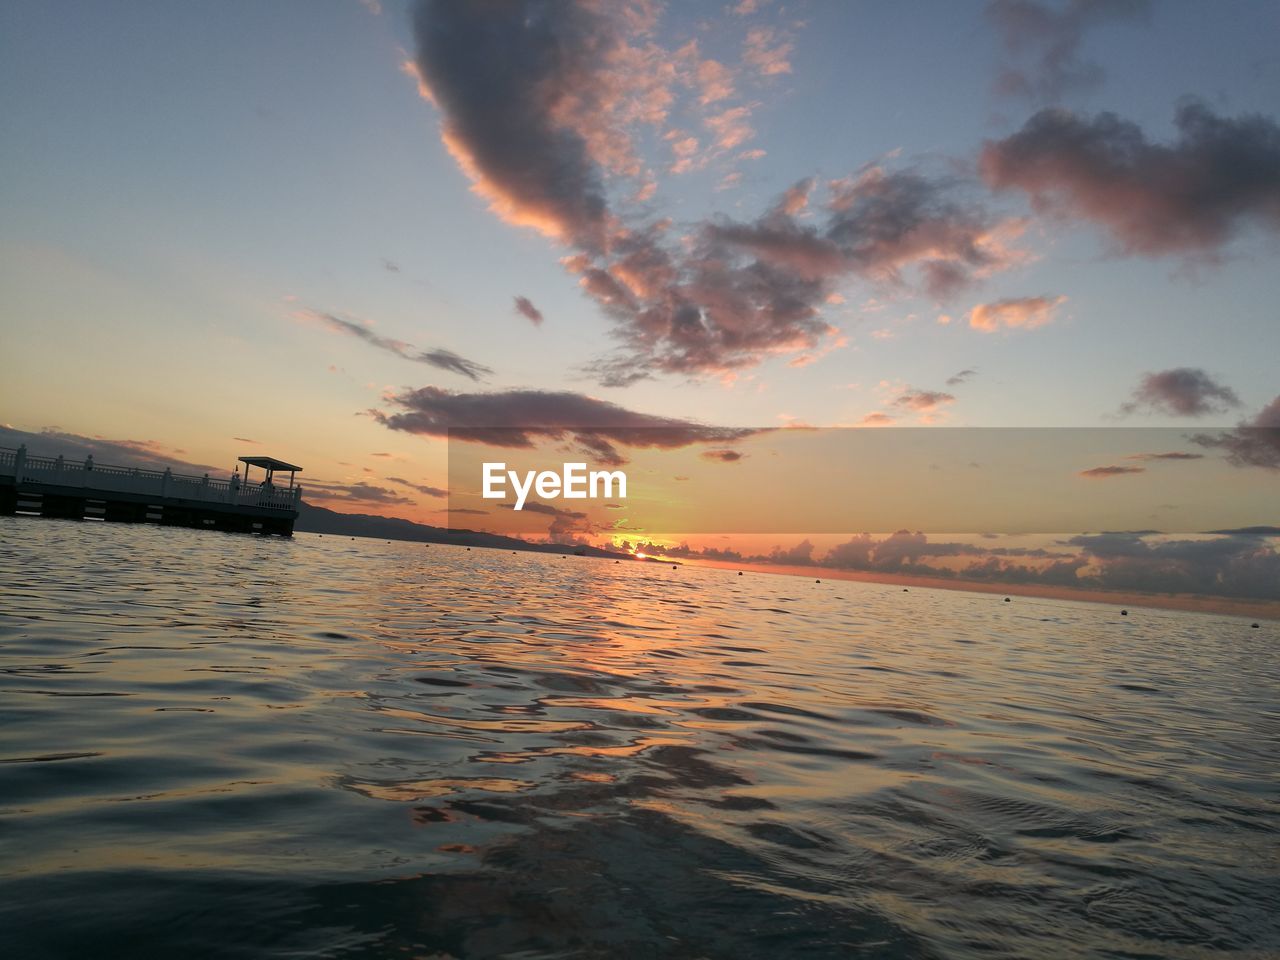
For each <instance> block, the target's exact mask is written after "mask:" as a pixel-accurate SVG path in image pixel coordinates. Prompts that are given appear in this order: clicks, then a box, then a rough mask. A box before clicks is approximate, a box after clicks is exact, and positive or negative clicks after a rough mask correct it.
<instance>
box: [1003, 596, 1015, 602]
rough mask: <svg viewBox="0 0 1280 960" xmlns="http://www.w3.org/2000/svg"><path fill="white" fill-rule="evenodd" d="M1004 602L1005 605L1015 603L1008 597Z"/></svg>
mask: <svg viewBox="0 0 1280 960" xmlns="http://www.w3.org/2000/svg"><path fill="white" fill-rule="evenodd" d="M1004 602H1005V603H1013V601H1012V600H1010V599H1009V598H1008V597H1005V598H1004Z"/></svg>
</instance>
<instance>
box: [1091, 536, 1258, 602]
mask: <svg viewBox="0 0 1280 960" xmlns="http://www.w3.org/2000/svg"><path fill="white" fill-rule="evenodd" d="M1068 543H1070V544H1071V545H1073V546H1078V547H1080V548H1082V552H1083V554H1084V555H1085V556H1086V557H1087V558H1088V559H1089V560H1090V561H1091V562H1092V563H1093V564H1094V565H1095V566H1096V568H1097V569H1096V571H1095V572H1094V578H1095V579H1096V580H1097V581H1098V582H1099V583H1100V584H1101V585H1103V586H1106V587H1109V588H1111V589H1127V590H1144V591H1150V592H1162V593H1167V592H1180V593H1204V594H1218V595H1225V596H1246V597H1260V598H1266V599H1277V598H1280V553H1277V552H1276V551H1275V550H1272V549H1271V548H1270V547H1268V546H1267V545H1266V544H1265V543H1263V542H1262V540H1261V539H1260V538H1258V537H1256V536H1226V537H1219V538H1215V539H1212V540H1167V541H1158V542H1155V543H1151V542H1148V541H1147V539H1146V538H1145V537H1143V536H1141V535H1139V534H1126V533H1104V534H1094V535H1090V536H1080V537H1073V538H1072V539H1071V540H1069V541H1068Z"/></svg>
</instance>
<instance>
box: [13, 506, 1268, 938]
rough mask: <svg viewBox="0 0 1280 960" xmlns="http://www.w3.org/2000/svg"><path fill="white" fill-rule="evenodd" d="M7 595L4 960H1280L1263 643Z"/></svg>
mask: <svg viewBox="0 0 1280 960" xmlns="http://www.w3.org/2000/svg"><path fill="white" fill-rule="evenodd" d="M0 582H3V583H4V584H5V587H4V596H3V601H2V606H0V854H2V856H0V871H2V874H0V876H2V878H3V879H2V882H0V929H4V930H6V931H8V934H7V938H8V939H9V941H10V942H11V943H16V945H17V947H18V951H17V952H16V953H15V954H13V955H14V956H22V957H24V958H26V957H37V956H66V955H73V954H82V955H86V956H88V955H92V956H97V957H105V956H119V957H134V956H141V955H148V956H150V955H155V956H197V955H198V956H216V957H286V956H288V957H296V956H331V957H357V956H369V957H373V956H423V957H427V956H457V957H463V956H494V955H508V956H517V955H518V956H521V957H596V956H599V957H658V956H662V957H668V956H670V957H690V958H693V957H726V958H729V957H733V958H741V957H760V958H773V957H797V956H806V957H818V956H845V955H857V956H885V957H953V956H978V955H981V956H987V957H1034V956H1057V957H1086V956H1089V957H1092V956H1111V957H1121V956H1123V957H1156V956H1173V957H1184V956H1185V957H1211V956H1226V955H1228V954H1231V955H1232V956H1241V955H1243V956H1257V957H1262V956H1274V955H1275V953H1274V951H1276V950H1280V930H1278V929H1277V921H1276V919H1275V918H1276V916H1277V915H1280V881H1278V880H1277V871H1276V864H1277V853H1278V852H1280V850H1278V848H1277V844H1276V836H1277V830H1278V829H1280V816H1278V815H1277V814H1278V813H1280V809H1278V807H1280V803H1278V798H1277V792H1276V788H1275V780H1274V776H1275V771H1276V762H1277V759H1280V708H1278V707H1277V700H1278V699H1280V697H1278V694H1280V683H1278V682H1277V681H1278V679H1280V667H1278V666H1277V661H1276V657H1275V649H1276V646H1275V645H1276V628H1275V625H1274V624H1271V623H1264V624H1263V628H1262V629H1259V630H1252V629H1249V623H1248V622H1246V621H1241V620H1238V619H1234V618H1229V617H1214V616H1207V615H1198V614H1184V613H1169V612H1158V611H1149V610H1142V611H1137V615H1131V616H1129V617H1127V618H1123V619H1122V618H1121V617H1120V616H1119V611H1118V610H1117V609H1116V608H1114V607H1108V606H1102V605H1092V604H1084V603H1076V602H1067V601H1052V600H1031V599H1021V598H1020V599H1017V600H1016V602H1014V603H1012V604H1004V603H1002V602H1000V598H999V597H994V596H991V595H977V594H967V593H961V592H944V591H931V590H924V589H917V588H912V589H911V590H909V591H904V590H903V589H902V588H900V587H890V586H885V585H879V584H865V583H851V582H824V583H821V584H817V583H814V582H812V581H810V580H806V579H800V578H785V577H774V576H766V575H761V574H751V573H748V574H747V575H746V576H744V577H737V576H735V575H734V574H733V572H732V571H721V570H707V569H689V568H681V569H678V570H673V569H672V568H671V567H670V566H669V565H666V564H639V563H623V564H618V563H614V562H612V561H602V560H590V559H585V558H577V557H571V558H561V557H554V556H542V555H534V554H519V555H512V554H510V553H507V552H504V551H486V550H474V551H466V550H464V549H462V548H453V547H441V546H429V547H428V546H424V545H421V544H407V543H396V544H384V543H381V542H370V541H353V540H347V539H343V538H334V537H317V536H312V535H301V536H299V537H297V538H296V539H295V540H293V541H286V540H276V539H270V540H268V539H255V538H250V537H243V536H234V535H221V534H209V533H203V532H197V531H188V530H179V529H158V528H153V527H142V526H107V525H102V524H76V523H69V522H57V521H39V520H34V519H25V518H17V519H12V518H6V519H0ZM144 947H145V949H143V948H144ZM89 948H92V949H89ZM148 951H150V952H148Z"/></svg>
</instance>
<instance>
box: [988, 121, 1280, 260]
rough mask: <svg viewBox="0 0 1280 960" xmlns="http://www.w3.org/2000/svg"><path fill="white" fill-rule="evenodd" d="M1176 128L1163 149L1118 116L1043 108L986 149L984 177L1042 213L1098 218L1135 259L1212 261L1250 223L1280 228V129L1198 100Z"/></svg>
mask: <svg viewBox="0 0 1280 960" xmlns="http://www.w3.org/2000/svg"><path fill="white" fill-rule="evenodd" d="M1174 122H1175V124H1176V126H1177V128H1178V136H1177V139H1176V140H1175V141H1174V142H1173V143H1171V144H1162V143H1153V142H1151V141H1149V140H1148V139H1147V137H1146V135H1145V134H1144V133H1143V132H1142V130H1141V128H1140V127H1138V126H1137V125H1136V124H1134V123H1131V122H1129V121H1127V120H1122V119H1121V118H1120V117H1117V116H1116V115H1115V114H1113V113H1101V114H1098V115H1097V116H1096V117H1093V118H1092V119H1089V118H1086V117H1080V116H1077V115H1076V114H1073V113H1070V112H1068V111H1065V110H1041V111H1040V112H1039V113H1037V114H1035V115H1034V116H1033V117H1032V118H1031V119H1030V120H1028V121H1027V123H1026V125H1025V126H1024V127H1023V128H1022V130H1020V131H1019V132H1017V133H1015V134H1013V135H1012V136H1010V137H1007V138H1006V139H1004V140H999V141H989V142H987V143H986V145H985V146H984V147H983V150H982V158H981V169H982V174H983V176H984V178H985V179H986V181H987V183H988V184H989V185H990V186H991V187H992V188H993V189H996V190H1021V191H1023V192H1025V193H1026V194H1027V195H1028V196H1029V197H1030V198H1031V200H1032V203H1033V204H1034V205H1035V206H1036V207H1037V209H1039V210H1041V211H1044V212H1048V213H1052V214H1057V215H1060V216H1068V217H1077V218H1080V219H1085V220H1091V221H1094V222H1095V223H1097V224H1099V225H1100V226H1102V227H1103V228H1105V229H1106V230H1107V231H1108V232H1109V233H1110V234H1111V237H1112V238H1113V239H1114V240H1115V241H1116V243H1117V245H1118V246H1119V248H1120V249H1121V250H1122V251H1123V252H1125V253H1130V254H1143V255H1147V256H1159V255H1163V254H1188V255H1201V256H1210V257H1211V256H1213V255H1215V254H1216V253H1217V252H1218V251H1220V250H1221V248H1222V247H1223V246H1224V245H1225V244H1226V243H1227V242H1228V241H1230V240H1231V239H1232V238H1233V237H1234V236H1235V235H1236V234H1237V233H1239V232H1240V231H1241V230H1242V229H1243V228H1244V227H1245V226H1246V225H1249V224H1258V225H1260V226H1263V227H1266V228H1268V229H1271V230H1276V229H1277V228H1280V127H1277V125H1276V123H1275V122H1274V121H1273V120H1271V119H1270V118H1268V117H1264V116H1262V115H1260V114H1246V115H1244V116H1240V117H1235V118H1230V117H1220V116H1218V115H1216V114H1215V113H1214V112H1213V111H1212V110H1211V109H1210V108H1209V107H1207V106H1205V105H1204V104H1201V103H1197V102H1188V103H1184V104H1183V105H1182V106H1180V107H1179V108H1178V110H1177V113H1176V116H1175V118H1174Z"/></svg>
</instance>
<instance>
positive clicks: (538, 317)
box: [515, 297, 544, 327]
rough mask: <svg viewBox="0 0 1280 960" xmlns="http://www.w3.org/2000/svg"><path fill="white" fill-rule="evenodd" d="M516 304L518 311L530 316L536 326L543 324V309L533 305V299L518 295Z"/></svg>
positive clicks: (527, 316) (522, 314) (524, 315)
mask: <svg viewBox="0 0 1280 960" xmlns="http://www.w3.org/2000/svg"><path fill="white" fill-rule="evenodd" d="M515 304H516V313H518V314H520V315H521V316H523V317H526V318H528V319H529V320H530V321H531V322H532V323H533V325H534V326H535V327H540V326H542V321H543V319H544V318H543V316H542V311H541V310H539V309H538V308H537V307H535V306H534V305H533V301H531V300H530V299H529V298H528V297H516V298H515Z"/></svg>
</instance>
